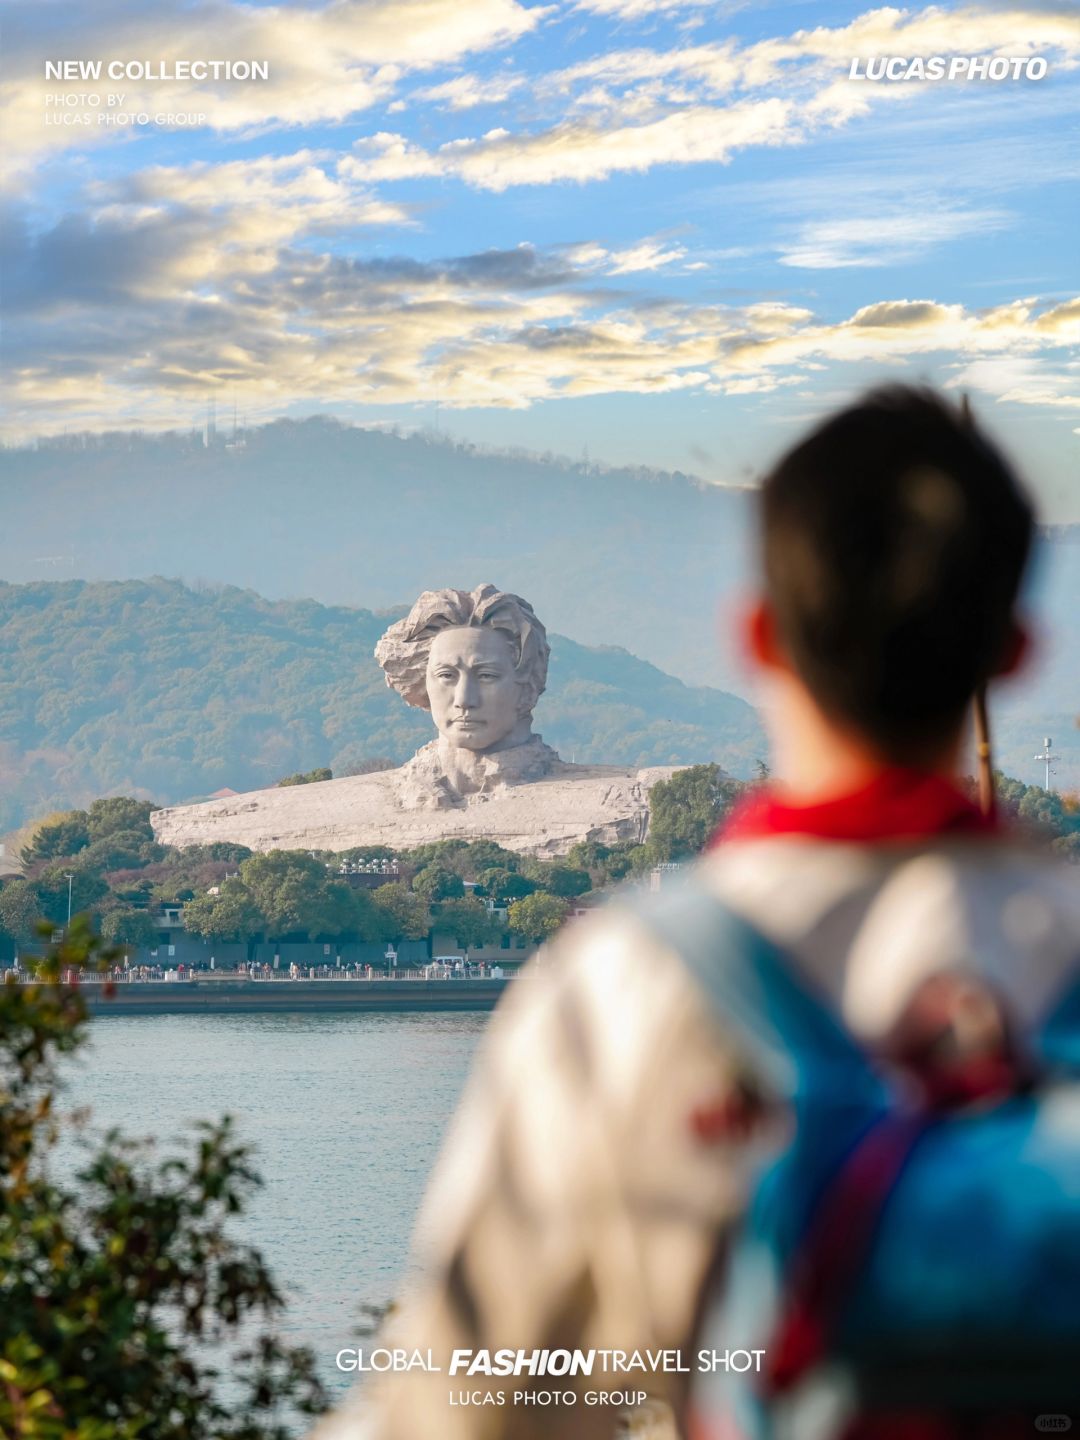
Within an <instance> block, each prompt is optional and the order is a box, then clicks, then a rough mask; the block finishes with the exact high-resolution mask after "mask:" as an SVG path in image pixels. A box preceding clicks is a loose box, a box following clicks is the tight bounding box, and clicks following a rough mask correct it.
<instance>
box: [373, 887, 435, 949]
mask: <svg viewBox="0 0 1080 1440" xmlns="http://www.w3.org/2000/svg"><path fill="white" fill-rule="evenodd" d="M371 898H372V900H373V902H374V903H375V905H376V906H377V907H378V909H379V911H380V912H381V914H382V915H383V916H384V917H385V923H386V926H387V929H388V931H389V934H388V935H387V937H386V938H387V939H388V940H393V941H394V943H395V945H400V944H401V942H402V941H403V940H423V939H424V937H425V936H426V935H427V933H428V930H429V929H430V924H431V922H430V920H429V918H428V907H427V906H426V905H425V904H424V902H423V900H421V898H420V896H419V895H414V894H413V893H412V892H411V891H410V890H407V889H406V888H405V886H404V885H402V884H401V883H400V882H399V881H393V882H391V883H390V884H389V885H380V886H379V888H378V889H377V890H373V891H372V894H371Z"/></svg>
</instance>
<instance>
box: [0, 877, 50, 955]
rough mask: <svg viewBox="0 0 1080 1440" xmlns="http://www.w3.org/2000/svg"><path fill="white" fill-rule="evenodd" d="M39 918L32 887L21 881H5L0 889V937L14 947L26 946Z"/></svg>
mask: <svg viewBox="0 0 1080 1440" xmlns="http://www.w3.org/2000/svg"><path fill="white" fill-rule="evenodd" d="M40 916H41V907H40V906H39V904H38V898H37V892H36V891H35V890H34V888H33V886H32V885H28V884H27V882H26V881H25V880H22V879H14V880H7V881H5V883H4V885H3V887H2V888H0V935H6V936H7V937H8V938H9V939H10V940H14V942H15V944H16V945H20V946H21V945H28V944H29V943H30V941H31V940H32V939H33V938H34V935H35V933H36V931H35V925H36V922H37V921H38V919H39V918H40Z"/></svg>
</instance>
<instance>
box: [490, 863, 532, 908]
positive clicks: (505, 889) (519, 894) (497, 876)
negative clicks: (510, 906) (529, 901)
mask: <svg viewBox="0 0 1080 1440" xmlns="http://www.w3.org/2000/svg"><path fill="white" fill-rule="evenodd" d="M477 878H478V879H479V882H480V884H481V886H482V887H483V890H484V894H485V895H487V896H488V898H489V899H491V900H523V899H524V898H525V896H526V895H531V894H532V893H533V891H534V890H535V889H536V881H535V880H530V879H529V877H528V876H527V875H521V874H519V873H518V872H517V871H516V870H507V869H505V868H504V867H503V866H501V865H497V866H495V867H494V868H493V869H491V870H481V872H480V874H479V876H478V877H477Z"/></svg>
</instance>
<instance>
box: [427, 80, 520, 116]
mask: <svg viewBox="0 0 1080 1440" xmlns="http://www.w3.org/2000/svg"><path fill="white" fill-rule="evenodd" d="M524 84H525V78H524V76H522V75H509V74H508V75H488V76H481V75H458V76H457V77H456V78H455V79H453V80H445V81H443V83H442V84H441V85H432V86H431V87H430V88H428V89H426V90H418V91H417V92H416V95H415V97H414V98H415V99H417V100H426V101H428V102H429V103H431V104H435V105H446V106H448V107H449V108H450V109H451V110H472V109H475V107H476V106H478V105H501V104H502V102H503V101H504V100H508V99H509V98H510V96H511V95H512V94H513V93H514V91H515V90H520V89H521V87H522V86H523V85H524Z"/></svg>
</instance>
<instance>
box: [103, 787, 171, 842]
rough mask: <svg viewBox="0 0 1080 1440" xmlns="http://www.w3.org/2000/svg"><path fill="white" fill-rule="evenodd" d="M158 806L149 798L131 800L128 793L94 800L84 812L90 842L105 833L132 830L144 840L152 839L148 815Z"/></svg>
mask: <svg viewBox="0 0 1080 1440" xmlns="http://www.w3.org/2000/svg"><path fill="white" fill-rule="evenodd" d="M157 808H158V807H157V806H156V805H154V804H153V803H152V802H151V801H149V800H133V799H132V798H131V796H129V795H112V796H110V797H109V798H108V799H106V800H95V801H94V803H93V804H92V805H91V806H90V809H89V810H88V811H87V812H86V827H87V830H88V831H89V834H90V840H91V842H93V841H95V840H101V839H104V837H105V836H107V835H115V834H117V833H119V832H127V833H130V832H132V831H134V832H136V833H137V834H139V835H141V836H142V838H143V839H144V840H153V838H154V831H153V827H152V826H151V824H150V816H151V815H152V814H153V813H154V811H155V810H156V809H157Z"/></svg>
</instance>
